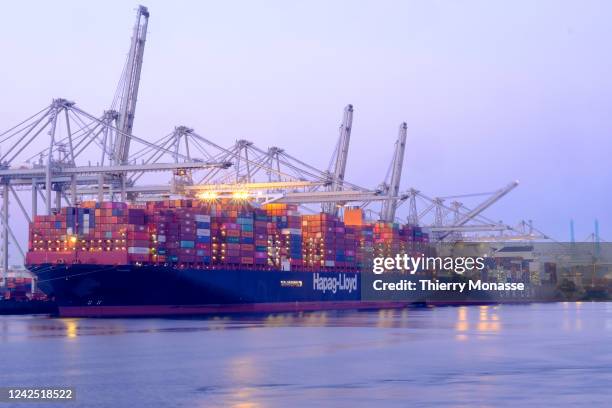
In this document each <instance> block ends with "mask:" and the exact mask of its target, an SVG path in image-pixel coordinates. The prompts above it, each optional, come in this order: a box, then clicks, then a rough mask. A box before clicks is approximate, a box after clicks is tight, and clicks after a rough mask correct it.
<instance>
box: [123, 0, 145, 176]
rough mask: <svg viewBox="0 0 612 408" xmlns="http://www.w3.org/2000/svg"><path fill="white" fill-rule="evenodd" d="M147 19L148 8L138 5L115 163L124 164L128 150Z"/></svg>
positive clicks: (126, 74)
mask: <svg viewBox="0 0 612 408" xmlns="http://www.w3.org/2000/svg"><path fill="white" fill-rule="evenodd" d="M148 21H149V10H148V9H147V8H146V7H144V6H138V12H137V13H136V23H135V24H134V33H133V34H132V40H131V45H130V52H129V54H128V62H127V67H126V70H125V77H124V78H123V80H124V85H123V93H122V95H121V105H120V107H119V116H118V123H117V128H118V134H117V141H116V143H115V160H116V164H126V163H127V160H128V156H129V152H130V136H131V135H132V127H133V125H134V114H135V112H136V100H137V98H138V85H139V84H140V72H141V70H142V58H143V54H144V47H145V41H146V38H147V25H148Z"/></svg>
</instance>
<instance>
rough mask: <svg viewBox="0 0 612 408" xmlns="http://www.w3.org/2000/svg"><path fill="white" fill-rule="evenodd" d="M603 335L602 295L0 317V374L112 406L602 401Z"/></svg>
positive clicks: (608, 326)
mask: <svg viewBox="0 0 612 408" xmlns="http://www.w3.org/2000/svg"><path fill="white" fill-rule="evenodd" d="M502 333H503V335H500V334H502ZM611 341H612V304H601V303H600V304H595V303H582V304H574V303H565V304H533V305H527V306H513V305H503V306H463V307H441V308H415V309H404V310H380V311H362V312H355V311H345V312H331V311H328V312H313V313H295V314H291V313H288V314H272V315H259V316H253V315H244V316H232V317H227V316H226V317H218V318H195V319H185V318H182V319H132V320H130V319H49V318H43V317H0V342H2V351H3V353H2V358H3V367H5V369H4V370H2V371H0V384H10V383H11V382H12V381H19V382H20V383H25V384H42V383H46V382H48V380H49V378H54V379H58V381H59V382H61V383H66V384H69V385H72V386H75V387H77V389H78V390H79V393H81V394H80V395H83V396H85V397H84V398H88V397H89V398H94V397H95V398H97V399H96V401H97V402H98V403H99V406H113V407H117V408H123V407H126V408H133V407H134V406H164V407H165V406H167V407H175V406H176V407H192V406H234V407H268V406H312V405H321V403H322V402H327V405H339V406H352V407H369V406H380V405H381V401H385V402H386V401H392V402H393V403H391V404H390V405H393V406H406V405H407V404H406V401H409V402H410V404H409V405H411V406H412V405H414V406H431V405H435V406H444V405H452V406H470V407H471V406H497V405H504V404H505V405H508V404H510V403H511V404H512V405H517V406H543V405H555V406H559V405H564V404H565V405H571V403H575V402H576V401H577V400H580V401H584V402H585V404H589V405H590V406H599V405H602V406H605V405H606V403H607V401H609V399H610V398H612V390H610V387H609V386H608V384H609V383H610V382H612V370H610V369H609V364H607V363H606V362H608V361H612V349H611V348H610V347H609V344H610V342H611ZM586 351H588V352H586ZM33 352H35V353H36V358H35V359H33V358H31V356H32V353H33ZM101 384H103V385H101ZM126 384H129V385H130V387H132V388H134V389H138V390H140V391H139V392H138V394H137V395H136V396H135V397H134V398H136V400H131V401H130V402H129V403H128V402H127V401H123V400H120V399H118V397H117V396H116V395H115V394H113V393H108V394H103V393H102V390H105V389H121V387H124V386H125V385H126ZM534 384H538V387H534V386H533V385H534ZM559 387H562V388H563V389H564V392H563V393H559V392H558V390H559ZM585 390H588V395H587V394H585ZM604 397H605V399H604ZM83 401H93V399H89V400H83ZM323 405H325V404H323ZM75 406H80V405H75ZM83 406H88V405H87V404H84V405H83Z"/></svg>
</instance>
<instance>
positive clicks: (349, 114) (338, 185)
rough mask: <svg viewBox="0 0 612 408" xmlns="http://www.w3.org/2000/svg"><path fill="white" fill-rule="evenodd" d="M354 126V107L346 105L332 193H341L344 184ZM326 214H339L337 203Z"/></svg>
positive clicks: (333, 175) (332, 204) (328, 207)
mask: <svg viewBox="0 0 612 408" xmlns="http://www.w3.org/2000/svg"><path fill="white" fill-rule="evenodd" d="M352 126H353V105H350V104H349V105H346V107H345V108H344V116H343V118H342V124H341V125H340V140H339V143H338V150H337V151H336V160H335V165H334V173H333V174H332V183H331V187H330V191H340V190H341V189H342V184H343V182H344V174H345V172H346V162H347V160H348V151H349V143H350V141H351V128H352ZM326 212H327V213H330V214H337V213H338V208H337V203H334V202H332V203H329V204H328V205H327V208H326Z"/></svg>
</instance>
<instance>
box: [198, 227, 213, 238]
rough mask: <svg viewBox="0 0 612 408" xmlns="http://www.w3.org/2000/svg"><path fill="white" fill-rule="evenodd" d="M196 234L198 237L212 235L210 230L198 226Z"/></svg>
mask: <svg viewBox="0 0 612 408" xmlns="http://www.w3.org/2000/svg"><path fill="white" fill-rule="evenodd" d="M196 235H197V236H198V237H210V230H209V229H206V228H198V229H197V230H196Z"/></svg>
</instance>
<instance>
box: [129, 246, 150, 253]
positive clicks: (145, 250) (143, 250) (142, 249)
mask: <svg viewBox="0 0 612 408" xmlns="http://www.w3.org/2000/svg"><path fill="white" fill-rule="evenodd" d="M128 254H138V255H148V254H149V248H145V247H128Z"/></svg>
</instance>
